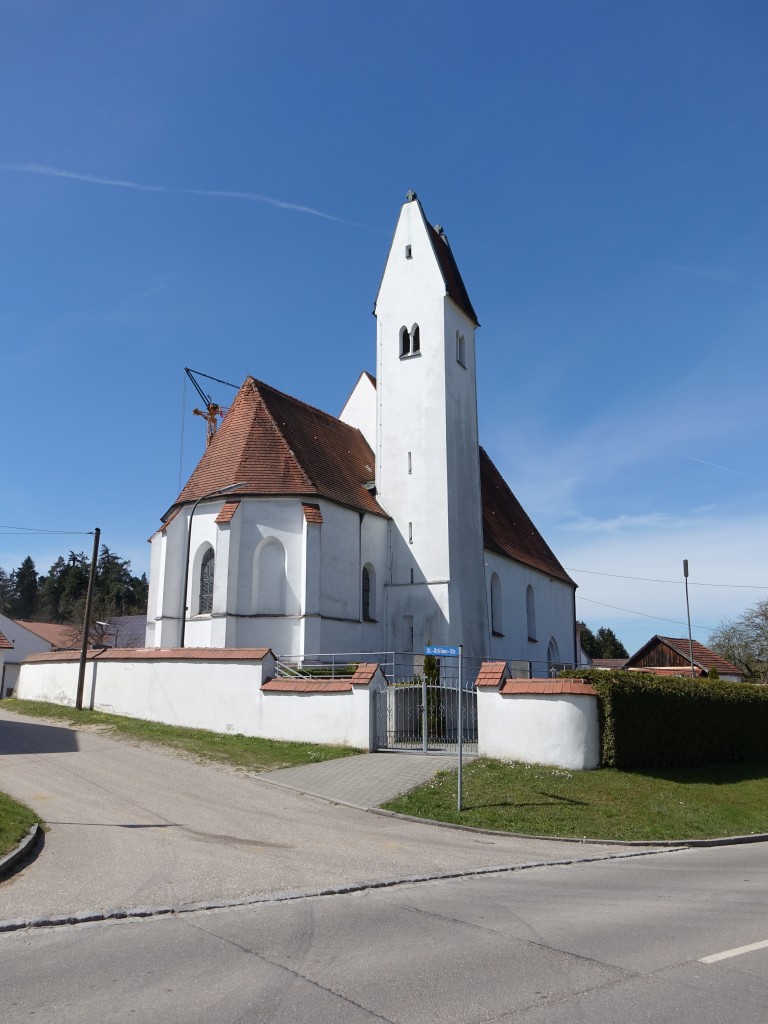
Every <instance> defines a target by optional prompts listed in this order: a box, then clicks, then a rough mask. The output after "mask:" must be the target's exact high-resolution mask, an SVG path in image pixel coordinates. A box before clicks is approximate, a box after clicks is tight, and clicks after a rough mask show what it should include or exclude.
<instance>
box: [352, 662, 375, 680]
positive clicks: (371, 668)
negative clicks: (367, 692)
mask: <svg viewBox="0 0 768 1024" xmlns="http://www.w3.org/2000/svg"><path fill="white" fill-rule="evenodd" d="M378 671H379V666H378V664H377V663H376V662H373V663H370V664H362V665H358V666H357V671H356V672H355V674H354V675H353V676H352V682H353V684H354V685H355V686H368V685H369V684H370V683H372V682H373V678H374V676H375V675H376V673H377V672H378Z"/></svg>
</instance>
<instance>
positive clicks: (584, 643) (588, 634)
mask: <svg viewBox="0 0 768 1024" xmlns="http://www.w3.org/2000/svg"><path fill="white" fill-rule="evenodd" d="M581 647H582V650H583V651H584V653H585V654H586V655H588V656H589V657H590V658H628V657H629V654H628V653H627V649H626V647H625V646H624V644H623V643H622V642H621V640H619V638H618V637H617V636H616V634H615V633H614V632H613V630H612V629H609V628H608V627H607V626H601V627H600V628H599V629H598V631H597V633H593V632H592V630H591V629H590V628H589V626H584V625H582V627H581Z"/></svg>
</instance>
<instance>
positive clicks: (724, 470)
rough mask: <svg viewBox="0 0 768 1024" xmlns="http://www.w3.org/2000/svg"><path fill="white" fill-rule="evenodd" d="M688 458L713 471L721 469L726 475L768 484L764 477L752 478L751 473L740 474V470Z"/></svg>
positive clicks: (704, 460)
mask: <svg viewBox="0 0 768 1024" xmlns="http://www.w3.org/2000/svg"><path fill="white" fill-rule="evenodd" d="M688 458H689V459H690V461H691V462H700V463H701V464H702V466H711V467H712V469H721V470H722V471H723V472H724V473H733V475H734V476H743V477H746V478H747V480H757V481H758V483H761V484H764V483H768V481H766V480H763V478H762V477H759V476H751V475H750V474H749V473H740V472H739V470H738V469H728V467H727V466H718V464H717V463H716V462H707V461H706V459H696V458H694V457H693V456H692V455H689V456H688Z"/></svg>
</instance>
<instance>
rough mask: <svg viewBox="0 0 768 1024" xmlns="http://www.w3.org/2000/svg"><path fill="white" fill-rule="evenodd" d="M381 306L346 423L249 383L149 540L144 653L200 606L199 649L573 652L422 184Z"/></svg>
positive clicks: (472, 325)
mask: <svg viewBox="0 0 768 1024" xmlns="http://www.w3.org/2000/svg"><path fill="white" fill-rule="evenodd" d="M374 313H375V316H376V320H377V361H376V364H377V376H376V379H374V378H373V377H372V376H371V375H370V374H368V373H362V374H361V375H360V377H359V379H358V381H357V384H356V385H355V387H354V389H353V391H352V394H351V395H350V397H349V399H348V401H347V403H346V405H345V407H344V409H343V410H342V412H341V415H340V417H339V418H336V417H334V416H331V415H329V414H328V413H325V412H322V411H321V410H319V409H316V408H313V407H312V406H309V405H307V404H305V403H304V402H301V401H299V400H298V399H296V398H292V397H290V396H289V395H286V394H283V393H281V392H279V391H276V390H275V389H274V388H271V387H269V386H268V385H267V384H264V383H262V382H261V381H258V380H255V379H254V378H253V377H248V378H247V379H246V380H245V382H244V383H243V385H242V386H241V388H240V390H239V391H238V394H237V396H236V398H235V399H234V402H233V403H232V405H231V407H230V409H229V412H228V413H227V415H226V417H225V419H224V420H223V422H222V423H221V426H220V427H219V429H218V431H217V432H216V433H215V435H214V436H213V437H212V439H211V440H210V443H209V445H208V447H207V448H206V451H205V453H204V454H203V457H202V458H201V459H200V462H199V463H198V465H197V468H196V469H195V471H194V472H193V474H192V476H191V477H190V479H189V481H188V482H187V484H186V486H185V487H184V489H183V490H182V492H181V494H180V495H179V496H178V498H177V499H176V500H175V502H174V503H173V504H172V505H171V507H170V509H169V510H168V511H167V512H166V513H165V515H164V516H163V517H162V519H163V523H162V526H161V528H160V529H159V530H158V532H157V533H156V534H155V535H154V536H153V537H152V538H151V544H152V555H151V569H150V590H149V610H148V614H147V633H146V643H147V646H148V647H175V646H178V644H179V642H180V635H181V624H182V617H183V616H185V618H186V622H185V626H184V629H185V637H184V640H185V645H186V646H190V647H192V646H197V647H261V646H267V647H271V648H272V649H273V650H274V651H277V652H280V653H282V654H290V655H300V656H301V655H305V654H315V653H330V652H335V651H338V652H350V653H355V652H361V653H364V652H372V653H373V652H381V651H400V652H414V653H415V654H418V653H421V652H422V651H423V648H424V645H425V644H440V645H442V644H459V643H463V644H464V650H465V654H466V655H467V656H468V657H476V658H482V657H485V658H487V657H492V658H494V659H504V660H508V659H514V660H521V661H528V662H533V663H535V664H536V671H537V672H538V673H539V674H541V673H543V672H544V673H545V672H546V670H547V667H548V666H554V665H556V664H562V663H570V664H573V663H574V662H575V661H576V649H575V643H576V639H575V610H574V609H575V601H574V595H575V584H574V582H573V581H572V580H571V579H570V577H569V576H568V574H567V573H566V571H565V570H564V569H563V567H562V565H561V564H560V563H559V561H558V560H557V558H556V557H555V555H554V554H553V553H552V551H551V550H550V548H549V547H548V546H547V544H546V542H545V541H544V539H543V538H542V536H541V534H540V533H539V532H538V530H537V529H536V527H535V526H534V524H533V523H532V522H531V520H530V519H529V517H528V516H527V514H526V513H525V511H524V510H523V508H522V507H521V505H520V503H519V502H518V501H517V499H516V498H515V496H514V494H513V493H512V491H511V490H510V488H509V487H508V485H507V483H506V482H505V480H504V479H503V477H502V476H501V474H500V473H499V471H498V469H497V468H496V467H495V466H494V464H493V463H492V461H491V459H490V458H489V457H488V455H487V454H486V452H485V451H483V449H482V448H481V447H480V446H479V443H478V432H477V419H478V411H477V386H476V371H475V331H476V329H477V327H478V321H477V316H476V314H475V311H474V309H473V307H472V304H471V302H470V299H469V295H468V294H467V290H466V288H465V286H464V282H463V280H462V278H461V274H460V273H459V269H458V266H457V264H456V262H455V259H454V256H453V253H452V251H451V249H450V246H449V245H448V240H447V238H446V237H445V234H444V232H443V231H442V229H441V228H439V227H433V226H432V225H431V224H430V223H429V222H428V221H427V219H426V217H425V215H424V211H423V209H422V207H421V204H420V203H419V202H418V200H417V198H416V195H415V193H409V194H408V199H407V202H406V203H405V205H404V206H403V207H402V210H401V212H400V216H399V219H398V223H397V227H396V229H395V234H394V239H393V241H392V245H391V248H390V251H389V256H388V259H387V262H386V267H385V269H384V274H383V277H382V280H381V285H380V288H379V293H378V296H377V299H376V304H375V309H374ZM334 329H335V328H334V325H333V324H329V325H326V327H325V330H326V332H327V337H326V340H325V342H324V344H325V350H326V353H327V356H328V358H329V359H332V358H333V353H334V344H333V332H334ZM225 489H226V491H227V493H226V494H221V492H222V491H223V490H225ZM190 523H191V529H190ZM185 576H188V579H187V587H186V592H184V580H185ZM185 610H186V611H185ZM121 646H122V641H121Z"/></svg>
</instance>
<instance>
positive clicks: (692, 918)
mask: <svg viewBox="0 0 768 1024" xmlns="http://www.w3.org/2000/svg"><path fill="white" fill-rule="evenodd" d="M767 900H768V849H767V848H766V847H765V846H764V845H759V846H758V845H751V846H740V847H726V848H717V849H707V850H703V849H700V850H686V851H683V852H675V853H665V854H661V855H657V856H649V857H639V858H637V859H632V860H614V861H604V862H601V863H590V864H573V865H570V866H559V867H542V868H532V869H529V870H527V871H517V872H511V873H506V874H497V875H496V874H495V875H484V876H481V877H471V878H460V879H451V880H445V881H432V882H422V883H418V884H410V885H402V886H395V887H392V888H387V889H376V890H368V891H365V892H358V893H353V894H349V895H337V896H330V897H312V898H304V899H296V900H291V901H287V902H282V903H280V902H274V903H264V904H260V905H258V906H255V907H248V908H238V909H229V910H225V911H207V912H197V913H189V914H184V915H181V916H174V917H168V918H150V919H147V920H143V921H129V922H114V923H105V924H98V925H77V926H70V927H59V928H54V929H33V930H25V931H19V932H12V933H8V934H6V935H0V962H2V978H3V981H2V997H1V1001H0V1014H3V1016H2V1017H0V1019H1V1020H2V1021H3V1024H16V1022H21V1021H28V1020H31V1019H34V1020H35V1021H37V1022H48V1021H50V1022H53V1021H56V1022H65V1024H69V1022H72V1024H75V1022H77V1024H86V1022H94V1024H96V1022H98V1024H101V1022H103V1021H104V1020H109V1021H110V1022H115V1024H121V1022H127V1021H132V1022H135V1021H142V1022H149V1024H153V1022H155V1021H157V1022H160V1021H163V1022H167V1024H176V1022H179V1024H182V1022H183V1024H197V1022H200V1024H203V1022H209V1021H215V1022H217V1024H218V1022H256V1021H258V1022H262V1021H264V1022H274V1024H283V1022H285V1024H303V1022H308V1024H309V1022H312V1024H326V1022H329V1024H330V1022H344V1024H346V1022H349V1024H357V1022H363V1021H377V1020H378V1021H396V1022H403V1024H406V1022H408V1024H410V1022H414V1024H416V1022H418V1024H429V1022H432V1021H440V1022H443V1024H450V1022H461V1024H475V1022H477V1024H480V1022H484V1024H491V1022H494V1024H496V1022H498V1024H501V1022H509V1024H512V1022H514V1024H579V1022H589V1024H617V1022H622V1024H640V1022H648V1021H653V1022H654V1024H664V1022H675V1024H694V1022H695V1024H732V1022H739V1024H765V1020H766V1016H768V1009H767V1008H768V944H767V945H764V946H763V948H758V949H753V950H752V951H745V952H741V953H738V954H735V955H730V956H728V957H727V958H726V959H721V960H718V961H715V962H712V963H704V962H702V958H705V957H708V956H711V955H712V954H719V953H723V952H728V951H732V950H734V949H736V948H738V947H743V946H747V945H750V944H754V943H760V942H764V941H765V940H768V914H766V906H767V902H766V901H767Z"/></svg>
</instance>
